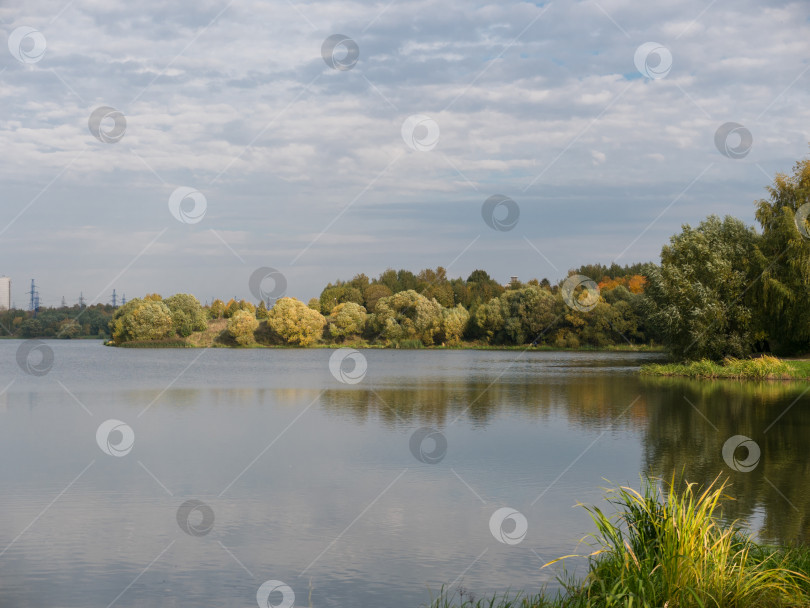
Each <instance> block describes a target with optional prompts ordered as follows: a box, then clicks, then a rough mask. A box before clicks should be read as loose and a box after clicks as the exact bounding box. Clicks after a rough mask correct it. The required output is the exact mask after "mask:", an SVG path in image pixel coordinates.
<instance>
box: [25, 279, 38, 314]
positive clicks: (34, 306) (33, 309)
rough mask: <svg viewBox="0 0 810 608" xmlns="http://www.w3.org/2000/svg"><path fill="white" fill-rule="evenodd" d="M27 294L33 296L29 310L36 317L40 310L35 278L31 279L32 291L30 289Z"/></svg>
mask: <svg viewBox="0 0 810 608" xmlns="http://www.w3.org/2000/svg"><path fill="white" fill-rule="evenodd" d="M27 295H29V296H31V299H30V302H29V304H28V310H30V311H31V312H33V313H34V316H35V317H36V316H37V312H39V292H38V291H37V286H36V283H35V282H34V279H31V291H29V292H28V294H27Z"/></svg>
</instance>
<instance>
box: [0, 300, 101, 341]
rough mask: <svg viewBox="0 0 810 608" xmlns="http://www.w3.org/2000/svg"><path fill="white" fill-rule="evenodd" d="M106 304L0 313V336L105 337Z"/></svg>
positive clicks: (16, 310)
mask: <svg viewBox="0 0 810 608" xmlns="http://www.w3.org/2000/svg"><path fill="white" fill-rule="evenodd" d="M114 310H115V309H114V308H113V307H112V306H111V305H109V304H94V305H92V306H81V307H80V306H63V307H58V308H46V307H43V308H40V309H39V310H38V311H37V312H36V314H35V313H33V312H31V311H25V310H19V309H11V310H4V311H0V335H4V336H12V337H15V338H102V339H103V338H109V336H110V320H111V319H112V315H113V312H114Z"/></svg>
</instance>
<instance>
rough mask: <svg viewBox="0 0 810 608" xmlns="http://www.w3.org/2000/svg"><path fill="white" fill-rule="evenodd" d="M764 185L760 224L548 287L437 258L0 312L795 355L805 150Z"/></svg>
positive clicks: (334, 339)
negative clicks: (464, 270) (302, 290)
mask: <svg viewBox="0 0 810 608" xmlns="http://www.w3.org/2000/svg"><path fill="white" fill-rule="evenodd" d="M767 192H768V197H767V198H764V199H761V200H759V201H756V203H755V204H756V219H757V221H758V223H759V226H760V230H759V231H757V230H756V229H755V228H754V227H753V226H747V225H746V224H745V223H744V222H743V221H741V220H739V219H736V218H733V217H730V216H726V217H725V218H722V219H721V218H719V217H716V216H709V217H708V218H706V219H705V220H704V221H702V222H701V223H700V224H699V225H698V226H697V227H695V228H693V227H691V226H690V225H688V224H687V225H684V226H683V227H682V230H681V232H679V233H678V234H675V235H674V236H672V237H671V238H670V240H669V243H668V244H667V245H665V246H664V247H663V249H662V251H661V263H660V264H654V263H651V262H648V263H639V264H632V265H626V266H620V265H617V264H615V263H614V264H611V265H610V266H606V265H602V264H589V265H585V266H582V267H580V268H577V269H574V270H571V271H570V272H569V278H567V279H565V280H562V281H560V282H558V283H556V284H552V283H551V282H550V281H549V280H548V279H545V278H544V279H539V280H538V279H532V280H529V281H527V282H525V283H523V282H519V281H517V280H513V281H512V282H510V283H508V284H506V285H503V284H501V283H499V282H498V281H496V280H495V279H493V278H492V277H491V276H490V275H489V274H488V273H487V272H486V271H484V270H480V269H479V270H474V271H473V272H472V273H471V274H470V275H469V276H468V277H467V278H466V279H465V278H462V277H456V278H451V277H448V276H447V271H446V270H445V269H444V268H442V267H438V268H436V269H425V270H422V271H421V272H418V273H413V272H411V271H409V270H404V269H403V270H393V269H388V270H386V271H385V272H383V273H381V274H380V275H379V276H378V277H376V278H369V277H368V276H366V275H365V274H358V275H356V276H354V277H353V278H352V279H350V280H337V281H335V282H332V283H329V284H328V285H326V286H325V287H324V288H323V290H322V291H321V293H320V296H319V297H317V298H312V299H311V300H310V301H309V302H308V303H306V304H305V303H304V302H302V301H300V300H297V299H295V298H289V297H284V298H281V299H279V300H277V301H276V302H274V303H273V304H272V306H270V307H269V308H268V307H267V306H266V305H265V303H264V302H260V303H259V304H258V306H257V305H254V304H253V303H251V302H248V301H245V300H240V301H236V300H230V301H228V302H225V301H222V300H214V301H213V302H212V303H211V304H210V305H209V306H205V307H204V306H202V305H201V304H200V302H199V301H198V300H197V299H196V298H195V297H194V296H192V295H189V294H176V295H173V296H171V297H169V298H165V299H164V298H162V297H161V296H160V295H157V294H151V295H147V296H145V297H144V298H135V299H134V300H130V301H128V302H127V303H126V305H124V306H121V307H119V308H118V309H116V310H115V311H113V310H112V308H111V307H107V306H96V307H87V308H84V309H81V310H73V309H50V310H46V311H44V312H41V313H40V314H39V315H38V317H37V318H36V319H32V318H26V316H25V313H22V312H21V311H8V312H5V313H2V314H0V322H2V323H3V327H4V328H5V329H6V331H7V333H9V334H14V335H17V336H19V337H36V336H55V337H75V336H78V335H99V336H101V335H106V333H107V332H109V334H110V335H111V337H112V340H113V341H114V342H115V343H116V344H125V343H128V342H154V341H166V340H169V341H170V340H178V339H179V340H183V339H186V338H189V337H190V336H192V335H193V334H195V333H199V332H209V333H212V334H214V335H213V343H214V344H222V345H232V346H234V345H240V346H250V345H254V344H259V345H274V344H288V345H296V346H311V345H315V344H319V343H325V344H352V345H357V346H362V345H367V344H369V345H370V344H379V345H384V346H395V347H419V346H433V345H446V346H455V345H460V344H467V345H472V346H475V345H480V346H486V345H493V346H500V345H504V346H520V345H533V346H545V347H551V348H581V347H596V348H604V347H611V346H617V345H628V346H640V345H663V346H664V347H666V348H667V349H668V350H669V351H670V352H671V353H672V355H673V356H674V357H675V358H677V359H701V358H710V359H715V360H719V359H722V358H724V357H726V356H734V357H745V356H748V355H751V354H752V353H756V352H766V351H767V352H775V353H797V352H807V351H810V305H809V304H808V303H810V223H808V216H810V160H802V161H799V162H797V163H796V164H795V166H794V167H793V172H792V173H791V174H781V173H780V174H777V175H776V177H775V179H774V181H773V183H772V184H771V185H770V186H769V187H768V188H767ZM585 278H590V279H592V281H587V280H586V281H582V280H581V279H585ZM573 279H576V281H574V283H573V287H572V286H571V281H572V280H573ZM74 308H75V307H74Z"/></svg>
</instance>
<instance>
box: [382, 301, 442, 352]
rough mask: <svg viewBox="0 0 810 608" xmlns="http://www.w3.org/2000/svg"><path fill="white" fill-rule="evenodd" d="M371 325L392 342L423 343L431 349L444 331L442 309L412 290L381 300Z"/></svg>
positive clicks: (437, 304)
mask: <svg viewBox="0 0 810 608" xmlns="http://www.w3.org/2000/svg"><path fill="white" fill-rule="evenodd" d="M371 321H372V327H373V328H374V331H376V332H377V333H378V334H379V335H380V337H382V338H384V339H385V340H387V341H389V342H399V341H402V340H420V341H421V342H422V344H424V345H425V346H430V345H432V344H433V341H434V337H435V336H436V334H437V333H439V330H440V329H441V324H442V307H441V304H439V303H438V302H437V301H436V300H428V299H427V298H426V297H425V296H423V295H421V294H418V293H416V292H415V291H414V290H412V289H409V290H407V291H401V292H399V293H395V294H394V295H392V296H388V297H387V298H381V299H380V300H379V301H378V302H377V305H376V308H375V313H374V315H373V316H372V318H371Z"/></svg>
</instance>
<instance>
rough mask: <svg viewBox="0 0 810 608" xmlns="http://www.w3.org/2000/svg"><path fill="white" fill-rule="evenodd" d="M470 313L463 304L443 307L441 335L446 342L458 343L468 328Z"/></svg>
mask: <svg viewBox="0 0 810 608" xmlns="http://www.w3.org/2000/svg"><path fill="white" fill-rule="evenodd" d="M469 321H470V313H469V312H467V309H466V308H464V307H463V306H462V305H461V304H459V305H458V306H456V307H454V308H444V309H442V331H441V337H442V339H443V341H444V342H445V343H446V344H450V345H456V344H458V343H459V342H461V337H462V336H463V335H464V331H465V330H466V329H467V323H469Z"/></svg>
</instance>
